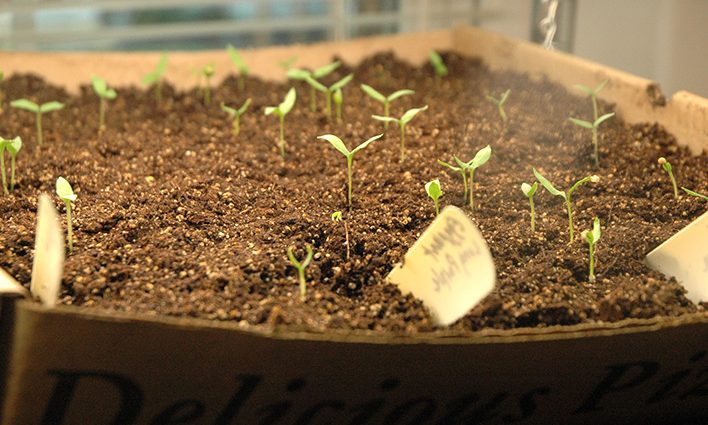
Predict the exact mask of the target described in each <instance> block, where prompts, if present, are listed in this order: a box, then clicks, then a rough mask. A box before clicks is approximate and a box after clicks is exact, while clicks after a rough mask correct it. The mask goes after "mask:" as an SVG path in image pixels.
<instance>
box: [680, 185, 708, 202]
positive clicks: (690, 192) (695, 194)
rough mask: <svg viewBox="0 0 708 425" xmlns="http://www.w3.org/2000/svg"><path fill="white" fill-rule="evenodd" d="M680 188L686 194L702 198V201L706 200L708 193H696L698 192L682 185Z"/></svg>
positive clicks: (707, 199)
mask: <svg viewBox="0 0 708 425" xmlns="http://www.w3.org/2000/svg"><path fill="white" fill-rule="evenodd" d="M681 189H682V190H683V191H684V192H686V193H687V194H689V195H691V196H695V197H696V198H700V199H703V200H704V201H708V195H703V194H700V193H698V192H694V191H693V190H691V189H686V188H685V187H683V186H681Z"/></svg>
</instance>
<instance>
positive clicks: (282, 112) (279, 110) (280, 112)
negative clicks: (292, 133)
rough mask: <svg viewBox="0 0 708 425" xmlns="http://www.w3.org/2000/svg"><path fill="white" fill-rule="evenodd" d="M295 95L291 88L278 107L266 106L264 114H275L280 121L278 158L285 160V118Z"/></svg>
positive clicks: (292, 104)
mask: <svg viewBox="0 0 708 425" xmlns="http://www.w3.org/2000/svg"><path fill="white" fill-rule="evenodd" d="M296 98H297V94H296V93H295V88H294V87H291V88H290V90H289V91H288V94H286V95H285V99H284V100H283V101H282V102H281V103H280V105H278V106H266V108H265V111H264V112H265V114H266V115H270V114H272V113H275V114H276V115H277V116H278V118H279V120H280V138H279V139H278V148H280V156H282V157H283V158H285V116H286V115H287V114H288V113H289V112H290V110H291V109H293V106H294V105H295V100H296Z"/></svg>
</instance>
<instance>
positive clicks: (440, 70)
mask: <svg viewBox="0 0 708 425" xmlns="http://www.w3.org/2000/svg"><path fill="white" fill-rule="evenodd" d="M430 64H431V65H432V66H433V69H434V70H435V83H436V84H440V80H442V78H443V77H445V76H447V72H448V71H447V66H445V62H443V60H442V57H441V56H440V54H439V53H438V52H436V51H435V50H431V51H430Z"/></svg>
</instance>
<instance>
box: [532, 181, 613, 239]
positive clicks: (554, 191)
mask: <svg viewBox="0 0 708 425" xmlns="http://www.w3.org/2000/svg"><path fill="white" fill-rule="evenodd" d="M533 174H534V176H536V178H537V179H538V181H539V182H541V184H542V185H543V187H545V188H546V190H547V191H548V192H549V193H550V194H551V195H553V196H560V197H561V198H563V199H564V200H565V207H566V209H567V210H568V230H569V233H570V242H568V243H572V242H573V238H574V237H573V209H572V205H571V202H570V197H571V195H572V194H573V192H575V190H576V189H577V188H579V187H580V186H582V185H584V184H585V183H587V182H589V181H591V182H593V183H597V182H598V181H600V177H598V176H594V175H593V176H587V177H585V178H583V179H580V180H578V181H577V182H575V184H574V185H573V186H571V187H570V189H568V191H567V192H563V191H560V190H558V189H556V188H555V187H553V184H551V182H550V181H548V180H547V179H546V178H545V177H543V176H542V175H541V173H539V172H538V171H537V170H536V169H535V168H534V169H533Z"/></svg>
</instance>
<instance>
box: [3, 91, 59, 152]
mask: <svg viewBox="0 0 708 425" xmlns="http://www.w3.org/2000/svg"><path fill="white" fill-rule="evenodd" d="M10 106H12V107H13V108H18V109H24V110H26V111H30V112H34V113H35V114H36V117H35V119H36V126H37V144H38V145H39V146H42V114H44V113H45V112H52V111H58V110H60V109H64V104H63V103H60V102H57V101H51V102H47V103H43V104H42V105H37V104H36V103H34V102H32V101H30V100H27V99H17V100H13V101H12V102H10Z"/></svg>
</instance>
